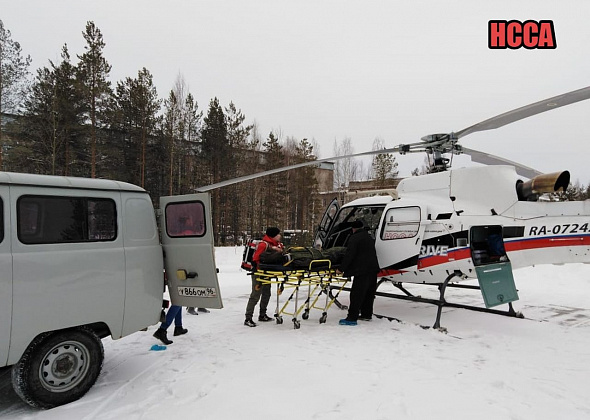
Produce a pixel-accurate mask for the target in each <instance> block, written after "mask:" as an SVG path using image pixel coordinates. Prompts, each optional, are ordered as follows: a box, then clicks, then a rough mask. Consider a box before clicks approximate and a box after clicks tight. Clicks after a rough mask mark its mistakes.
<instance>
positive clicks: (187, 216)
mask: <svg viewBox="0 0 590 420" xmlns="http://www.w3.org/2000/svg"><path fill="white" fill-rule="evenodd" d="M205 232H206V227H205V207H204V206H203V203H202V202H200V201H190V202H178V203H169V204H168V205H167V206H166V233H167V235H168V236H169V237H171V238H180V237H191V236H203V235H205Z"/></svg>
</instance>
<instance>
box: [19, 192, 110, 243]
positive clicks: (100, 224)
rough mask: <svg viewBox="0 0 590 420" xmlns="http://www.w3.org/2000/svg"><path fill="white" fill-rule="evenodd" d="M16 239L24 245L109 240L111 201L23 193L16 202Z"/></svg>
mask: <svg viewBox="0 0 590 420" xmlns="http://www.w3.org/2000/svg"><path fill="white" fill-rule="evenodd" d="M16 208H17V218H18V228H17V230H18V238H19V240H20V241H21V242H22V243H24V244H51V243H64V242H69V243H71V242H97V241H112V240H114V239H115V238H116V237H117V212H116V208H115V202H114V201H113V200H110V199H105V198H87V197H54V196H32V195H25V196H22V197H20V198H19V199H18V201H17V205H16Z"/></svg>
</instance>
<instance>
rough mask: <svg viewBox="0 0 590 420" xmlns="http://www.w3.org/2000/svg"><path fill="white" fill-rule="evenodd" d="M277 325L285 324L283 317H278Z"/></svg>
mask: <svg viewBox="0 0 590 420" xmlns="http://www.w3.org/2000/svg"><path fill="white" fill-rule="evenodd" d="M276 318H277V324H282V323H283V317H282V316H277V317H276Z"/></svg>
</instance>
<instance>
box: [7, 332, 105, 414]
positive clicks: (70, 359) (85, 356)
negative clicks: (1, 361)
mask: <svg viewBox="0 0 590 420" xmlns="http://www.w3.org/2000/svg"><path fill="white" fill-rule="evenodd" d="M103 359H104V348H103V347H102V342H101V340H100V338H98V336H97V335H96V334H95V333H94V332H93V331H92V330H90V329H88V328H78V329H74V330H66V331H60V332H57V333H53V334H51V333H50V334H44V335H41V336H39V337H37V338H36V339H35V340H34V341H33V342H32V343H31V345H29V347H28V348H27V350H26V351H25V353H24V354H23V356H22V357H21V359H20V360H19V361H18V363H17V364H15V365H14V366H13V367H12V386H13V388H14V390H15V392H16V393H17V394H18V395H19V396H20V397H21V398H22V399H23V401H25V402H26V403H27V404H29V405H31V406H33V407H38V408H52V407H56V406H58V405H62V404H67V403H69V402H72V401H75V400H77V399H79V398H80V397H82V396H83V395H84V394H86V392H88V390H89V389H90V388H91V387H92V385H94V382H96V379H97V378H98V375H99V374H100V370H101V369H102V362H103Z"/></svg>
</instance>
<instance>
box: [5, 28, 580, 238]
mask: <svg viewBox="0 0 590 420" xmlns="http://www.w3.org/2000/svg"><path fill="white" fill-rule="evenodd" d="M82 36H83V37H84V40H85V42H86V44H85V47H84V52H82V53H81V54H76V55H75V58H76V59H77V60H72V56H71V54H70V51H69V50H68V46H67V44H64V45H63V47H62V50H61V55H60V59H59V61H57V62H53V61H51V60H49V61H48V65H47V66H45V67H41V68H39V69H37V70H36V74H35V75H34V76H33V75H32V74H31V73H30V69H29V67H30V64H31V58H30V56H28V55H25V54H24V52H23V51H22V49H21V47H20V44H19V43H18V42H17V41H16V40H13V39H12V38H11V34H10V31H9V30H8V29H6V28H4V25H3V23H2V21H1V20H0V64H1V67H0V115H1V116H2V118H1V124H0V170H2V171H12V172H26V173H37V174H49V175H63V176H80V177H91V178H107V179H114V180H119V181H125V182H130V183H132V184H136V185H139V186H141V187H143V188H145V189H146V190H147V191H148V192H149V193H150V195H151V197H152V200H153V201H154V204H156V205H157V202H158V199H159V197H160V196H163V195H177V194H190V193H193V192H195V190H196V189H197V188H198V187H201V186H205V185H209V184H213V183H217V182H220V181H223V180H227V179H231V178H236V177H239V176H243V175H247V174H252V173H256V172H261V171H265V170H269V169H274V168H278V167H282V166H287V165H292V164H297V163H302V162H307V161H314V160H316V159H317V156H316V154H315V151H314V148H315V149H317V147H316V146H315V144H314V143H315V142H314V141H313V140H311V141H310V140H308V139H307V138H303V139H300V140H298V139H296V138H294V137H289V136H284V135H283V133H281V132H273V131H271V132H270V133H269V134H268V135H267V136H266V137H263V133H260V131H259V130H258V127H257V125H256V124H255V123H253V124H247V123H246V116H245V115H244V113H243V112H242V111H241V109H239V108H238V107H237V106H236V105H235V104H234V103H233V102H230V103H229V104H228V105H227V106H222V105H221V104H220V103H219V100H218V99H217V98H213V99H211V100H210V102H209V105H208V108H207V110H206V112H205V111H204V110H202V109H201V108H200V107H199V105H198V103H197V101H196V99H195V97H194V95H193V94H192V93H191V92H190V91H189V88H188V84H187V83H186V81H185V80H184V77H183V76H182V74H180V73H179V74H178V77H177V79H176V81H175V84H174V86H173V87H172V88H171V90H170V91H169V92H168V94H167V95H166V97H165V98H164V99H161V98H160V96H159V94H158V92H157V90H156V87H155V85H154V83H153V77H152V74H151V73H150V71H149V70H148V69H146V68H145V67H143V68H141V69H140V70H139V71H138V72H137V76H136V77H126V78H124V80H121V81H117V82H116V83H115V84H113V83H111V81H110V79H109V73H110V71H111V65H110V64H109V62H108V60H107V58H106V57H105V56H104V54H103V51H104V47H105V45H106V43H105V40H104V39H103V35H102V33H101V31H100V29H99V28H97V27H96V26H95V24H94V23H93V22H92V21H89V22H87V24H86V27H85V29H84V31H83V32H82ZM372 147H373V148H372V150H379V149H382V148H383V147H384V144H383V141H382V140H381V139H379V138H377V139H375V140H374V142H373V145H372ZM353 152H354V151H353V150H352V147H351V143H350V139H344V140H342V142H341V143H338V142H336V141H335V143H334V156H343V155H349V154H351V153H353ZM424 172H427V169H426V165H425V166H424V167H422V168H421V169H420V170H419V169H418V168H416V169H415V170H414V171H413V172H412V174H413V175H418V174H420V173H424ZM397 175H398V172H397V163H396V161H395V157H394V156H393V155H391V154H376V155H375V157H374V158H373V159H372V162H371V164H370V165H368V166H367V168H366V169H365V168H364V167H363V161H355V160H354V159H350V158H349V159H342V160H336V161H335V162H334V171H333V178H334V182H333V190H332V191H322V192H324V193H326V192H333V193H334V194H332V195H331V196H330V197H329V199H331V198H333V196H339V197H340V199H341V200H343V197H344V194H343V192H344V191H345V190H346V189H347V187H348V185H349V183H350V182H351V181H354V180H369V179H370V180H373V182H372V184H371V185H372V186H373V187H375V188H382V187H385V186H390V185H392V182H391V181H392V180H393V179H395V178H396V177H397ZM588 196H589V188H586V187H584V186H583V185H579V184H577V183H576V184H575V185H572V186H570V188H569V189H568V191H567V192H566V193H563V194H561V195H559V196H558V197H556V199H570V200H583V199H586V198H588ZM321 197H322V195H321V194H320V191H319V185H318V180H317V179H316V172H315V169H314V168H313V167H306V168H301V169H297V170H292V171H288V172H284V173H279V174H274V175H269V176H266V177H263V178H259V179H255V180H251V181H248V182H243V183H239V184H235V185H231V186H227V187H224V188H221V189H217V190H213V191H212V192H211V199H212V207H213V210H212V218H213V225H214V234H215V244H216V245H218V246H223V245H232V244H235V243H241V242H242V241H243V240H244V239H246V238H248V237H251V236H259V235H260V234H261V233H262V232H264V230H265V229H266V227H268V226H280V227H281V228H282V229H283V230H285V229H287V230H292V231H298V232H300V234H299V237H298V238H297V240H298V241H299V244H310V243H311V236H312V235H313V233H314V231H315V228H316V227H317V223H318V222H319V218H320V217H321V215H322V213H323V211H324V208H325V204H326V202H325V199H323V200H322V198H321Z"/></svg>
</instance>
